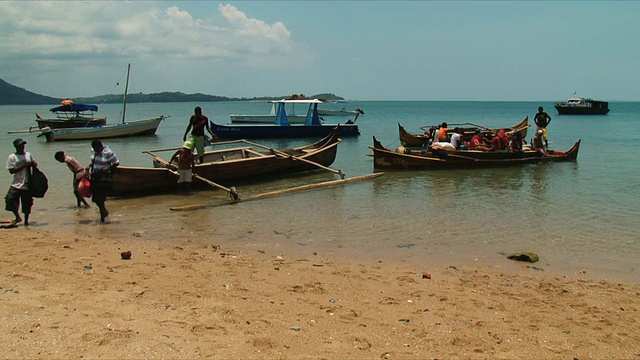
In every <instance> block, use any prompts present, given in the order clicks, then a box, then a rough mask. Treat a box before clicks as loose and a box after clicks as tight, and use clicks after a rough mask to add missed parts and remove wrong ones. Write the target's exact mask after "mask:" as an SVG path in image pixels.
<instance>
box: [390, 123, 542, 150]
mask: <svg viewBox="0 0 640 360" xmlns="http://www.w3.org/2000/svg"><path fill="white" fill-rule="evenodd" d="M456 125H463V126H464V127H460V129H461V131H462V134H461V135H462V140H463V141H471V138H472V137H473V135H474V134H475V131H476V130H480V131H481V132H482V135H483V136H484V137H487V138H489V139H490V138H492V137H493V136H495V135H496V134H497V133H498V131H500V130H501V128H500V129H498V128H496V129H491V128H488V127H485V126H482V125H477V124H473V123H464V124H449V130H448V131H447V135H448V136H451V134H452V133H453V128H452V126H456ZM530 126H531V125H529V117H528V116H527V117H525V118H524V120H522V121H521V122H519V123H518V124H515V125H513V126H511V127H508V128H505V129H510V130H516V131H518V132H520V134H521V135H522V138H523V139H526V137H527V131H528V129H529V127H530ZM421 128H423V129H425V130H426V131H427V132H428V129H429V128H430V127H426V126H423V127H421ZM398 132H399V137H400V143H401V144H402V146H405V147H423V148H424V147H426V146H427V144H428V143H429V135H428V133H425V134H414V133H410V132H408V131H406V130H405V128H404V127H403V126H402V125H400V124H398Z"/></svg>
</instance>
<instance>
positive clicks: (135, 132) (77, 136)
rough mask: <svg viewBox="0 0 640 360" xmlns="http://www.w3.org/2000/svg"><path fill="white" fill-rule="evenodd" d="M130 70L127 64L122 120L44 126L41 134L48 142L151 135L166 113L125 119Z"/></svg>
mask: <svg viewBox="0 0 640 360" xmlns="http://www.w3.org/2000/svg"><path fill="white" fill-rule="evenodd" d="M130 72H131V64H129V65H128V66H127V83H126V85H125V89H124V97H123V100H122V122H121V123H119V124H107V125H100V126H85V127H75V128H73V127H72V128H60V129H51V128H49V127H45V128H43V129H40V130H41V132H42V133H41V134H40V135H38V137H40V136H44V137H45V138H46V139H47V141H48V142H50V141H65V140H92V139H107V138H115V137H128V136H142V135H153V134H155V133H156V130H158V126H160V122H161V121H162V120H164V119H166V118H168V117H169V116H168V115H160V116H158V117H154V118H149V119H143V120H135V121H126V118H125V114H126V110H127V91H128V89H129V74H130Z"/></svg>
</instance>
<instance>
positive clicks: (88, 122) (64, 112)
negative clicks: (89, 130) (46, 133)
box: [36, 99, 107, 129]
mask: <svg viewBox="0 0 640 360" xmlns="http://www.w3.org/2000/svg"><path fill="white" fill-rule="evenodd" d="M49 111H51V112H52V113H54V114H55V115H56V117H55V118H51V119H45V118H43V117H42V116H40V114H38V113H36V123H37V124H38V128H40V129H43V128H50V129H61V128H72V127H85V126H98V125H104V124H106V123H107V118H106V117H94V114H95V112H96V111H98V106H97V105H90V104H74V103H73V100H71V99H66V100H63V101H62V104H61V105H60V106H56V107H54V108H52V109H50V110H49Z"/></svg>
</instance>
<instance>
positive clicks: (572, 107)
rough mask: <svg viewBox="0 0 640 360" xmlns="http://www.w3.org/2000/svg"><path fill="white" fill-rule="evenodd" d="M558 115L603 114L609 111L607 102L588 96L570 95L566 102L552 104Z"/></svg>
mask: <svg viewBox="0 0 640 360" xmlns="http://www.w3.org/2000/svg"><path fill="white" fill-rule="evenodd" d="M553 106H554V107H555V108H556V110H557V111H558V114H559V115H605V114H608V113H609V103H608V102H606V101H599V100H594V99H590V98H583V97H572V98H570V99H569V100H568V101H566V102H557V103H555V104H554V105H553Z"/></svg>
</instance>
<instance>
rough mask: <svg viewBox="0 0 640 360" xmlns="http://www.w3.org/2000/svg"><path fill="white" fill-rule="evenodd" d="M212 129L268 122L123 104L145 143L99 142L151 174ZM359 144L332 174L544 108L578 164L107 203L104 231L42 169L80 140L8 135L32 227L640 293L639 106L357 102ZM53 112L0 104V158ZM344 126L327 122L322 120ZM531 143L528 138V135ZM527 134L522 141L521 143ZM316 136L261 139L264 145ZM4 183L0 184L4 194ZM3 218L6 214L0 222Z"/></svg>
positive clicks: (284, 184) (58, 179) (77, 152)
mask: <svg viewBox="0 0 640 360" xmlns="http://www.w3.org/2000/svg"><path fill="white" fill-rule="evenodd" d="M196 105H200V106H202V107H203V110H204V113H205V114H207V115H208V116H209V118H210V119H212V120H214V121H217V122H221V123H227V122H228V121H229V120H228V115H229V114H230V113H266V112H267V111H268V105H266V104H264V103H248V102H243V103H205V104H192V103H172V104H130V105H129V106H128V115H127V118H128V119H136V118H143V117H149V116H156V115H159V114H168V115H171V117H170V118H169V119H167V120H165V121H164V122H163V123H162V124H161V125H160V128H159V130H158V133H157V135H156V136H151V137H143V138H132V139H112V140H108V141H105V143H107V144H108V145H109V146H110V147H111V148H113V149H114V150H115V151H116V153H117V154H118V156H119V157H120V160H121V163H122V164H123V165H145V166H146V165H150V164H151V159H150V157H149V156H148V155H146V154H144V153H142V151H143V150H146V149H152V148H164V147H175V146H180V145H181V143H182V134H183V133H184V129H185V127H186V122H187V119H188V117H189V116H190V114H191V112H192V109H193V107H194V106H196ZM347 105H348V107H354V108H355V107H360V108H362V109H364V111H365V115H364V116H361V117H360V118H359V119H358V124H359V125H360V129H361V132H362V135H361V136H359V137H358V138H345V139H343V143H342V144H341V145H340V146H339V149H338V158H337V159H336V162H335V163H334V165H333V167H334V168H341V169H343V171H344V172H345V173H346V174H347V176H358V175H363V174H367V173H370V172H372V171H373V163H372V159H371V157H369V156H366V154H367V153H369V152H370V150H369V149H368V146H370V145H371V144H372V136H373V135H375V136H376V138H378V139H379V140H380V141H381V142H382V143H383V145H385V146H388V147H391V148H395V147H397V146H398V145H399V142H398V140H397V138H398V129H397V123H398V122H399V123H401V124H402V125H403V126H404V127H405V128H406V129H408V130H409V131H414V132H419V131H420V130H419V128H418V127H419V126H422V125H431V124H438V123H440V122H442V121H447V122H448V123H449V124H450V126H451V124H452V123H466V122H469V123H476V124H482V125H486V126H491V127H499V126H509V125H513V124H516V123H518V122H519V121H520V120H522V119H523V118H524V117H525V116H527V115H528V116H529V118H530V119H532V118H533V115H534V113H535V111H536V109H537V107H538V105H543V106H544V107H545V109H546V110H547V111H548V112H549V114H550V115H551V116H552V118H553V120H552V123H551V125H550V126H549V137H550V141H551V147H552V148H557V149H560V150H567V149H569V148H570V147H571V146H572V145H573V143H574V142H575V141H576V140H577V139H582V145H581V149H580V154H579V157H578V162H576V163H550V164H538V165H527V166H524V167H516V168H507V169H482V170H472V171H468V170H451V171H432V172H425V171H399V172H398V171H395V172H386V173H385V175H383V176H382V177H379V178H377V179H374V180H370V181H365V182H361V183H355V184H351V185H348V186H344V187H334V188H326V189H319V190H313V191H306V192H302V193H296V194H290V195H285V196H280V197H273V198H267V199H262V200H257V201H250V202H246V203H239V204H235V205H223V206H216V207H211V208H208V209H204V210H198V211H191V212H174V211H170V210H169V208H170V207H173V206H181V205H187V204H194V203H218V204H221V203H225V202H226V201H227V199H226V197H225V194H224V193H222V192H221V191H217V190H212V191H209V190H207V189H204V190H202V191H198V192H196V193H195V194H194V195H191V196H184V195H180V194H177V193H176V194H167V195H159V196H152V197H142V198H129V199H114V200H110V201H109V207H110V209H111V213H112V216H111V218H112V222H111V224H107V225H99V224H97V222H96V219H97V213H96V212H95V210H93V209H90V210H76V209H75V208H74V207H73V206H72V205H74V199H73V197H72V194H71V189H70V185H69V184H70V181H71V174H70V172H69V171H68V170H67V169H66V167H65V166H64V165H62V164H60V163H57V162H56V161H55V160H53V154H54V153H55V151H58V150H65V151H66V152H67V153H68V154H70V155H72V156H75V157H76V158H78V159H79V160H80V161H81V162H83V163H85V164H86V163H87V162H88V159H89V150H90V149H89V142H60V143H45V142H44V139H42V138H36V136H35V134H20V136H22V137H24V138H25V139H26V140H27V142H28V145H27V150H28V151H30V152H32V153H33V155H34V157H35V158H36V159H37V160H38V161H39V163H40V167H41V168H42V169H43V170H44V172H45V173H46V174H47V175H48V176H49V178H50V182H51V189H50V191H49V193H48V194H47V196H46V197H45V199H42V200H36V206H35V212H34V214H33V215H32V220H33V222H34V226H33V228H34V229H56V228H63V229H66V230H73V231H79V232H89V233H95V234H96V235H98V234H104V233H109V234H113V235H115V236H119V237H125V238H126V237H128V236H134V235H132V234H133V233H134V232H139V233H142V234H143V235H142V236H143V237H145V238H149V239H161V240H164V239H166V241H170V242H177V243H179V242H183V241H196V240H197V241H210V242H212V243H216V244H221V245H225V246H232V247H238V248H246V249H256V250H261V251H265V252H267V253H268V254H274V255H278V254H301V255H309V254H313V253H319V254H326V255H330V256H340V257H351V256H357V257H367V258H372V259H399V260H404V261H407V262H412V263H415V264H422V265H423V266H424V265H425V264H440V265H456V266H464V265H477V264H484V265H487V264H488V265H492V266H498V267H509V266H513V264H512V263H513V262H511V261H509V260H505V256H504V254H505V253H510V252H516V251H532V252H536V253H538V254H539V255H540V258H541V261H540V263H538V264H535V265H534V266H536V267H541V268H544V269H545V271H547V272H551V273H566V274H578V273H579V272H580V271H582V270H585V271H586V272H587V274H588V275H590V276H593V277H610V278H617V279H622V280H628V281H632V282H640V275H639V274H638V270H637V267H638V261H637V259H636V255H637V254H639V253H640V242H639V241H638V239H639V236H638V235H639V233H640V227H639V226H638V225H637V219H638V201H637V199H638V195H639V194H640V184H639V182H638V179H639V178H640V176H639V175H640V170H639V169H638V164H639V163H640V162H639V160H640V154H639V153H638V152H637V151H635V148H636V146H634V145H635V142H636V139H638V138H639V136H640V130H639V129H638V126H637V125H636V122H637V118H638V117H639V116H640V104H639V103H611V107H612V109H613V110H612V111H611V113H610V114H609V115H606V116H559V115H556V114H555V111H554V110H553V107H552V104H551V103H534V102H382V101H380V102H361V101H357V102H356V101H354V102H350V103H349V104H347ZM50 107H53V106H2V107H0V130H1V132H2V133H1V134H0V136H1V137H2V138H1V139H0V149H1V150H2V152H3V153H5V154H7V155H8V154H9V152H10V151H12V145H11V141H12V140H13V139H14V138H15V137H17V135H15V134H7V133H6V132H7V130H15V129H26V128H28V127H29V126H30V125H34V123H35V121H33V118H34V112H39V113H40V114H41V115H42V114H43V113H47V112H48V109H49V108H50ZM99 114H103V115H108V118H109V121H110V122H114V121H117V120H116V119H117V118H118V117H119V106H116V105H104V106H101V109H100V112H99ZM340 120H341V121H345V119H344V118H342V119H335V120H334V119H333V118H328V121H330V122H333V121H340ZM531 134H532V132H530V134H529V135H531ZM529 137H530V136H529ZM314 140H315V139H299V140H295V141H291V140H270V141H261V142H262V143H266V144H268V145H270V146H273V147H276V148H282V147H291V146H297V145H301V144H306V143H310V142H312V141H314ZM336 178H337V176H336V175H333V174H331V173H329V172H326V171H322V170H319V171H314V172H311V173H307V174H298V175H296V176H292V177H285V178H278V179H261V180H262V181H254V182H250V183H234V184H224V185H226V186H236V187H237V188H238V191H239V192H240V194H241V196H244V197H248V196H250V195H253V194H257V193H263V192H267V191H271V190H276V189H283V188H288V187H291V186H297V185H303V184H308V183H312V182H320V181H327V180H333V179H336ZM9 179H10V178H9V174H8V172H3V173H2V175H1V176H0V182H2V183H3V184H5V186H7V187H8V185H9ZM6 214H7V217H9V215H10V214H9V213H6Z"/></svg>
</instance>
